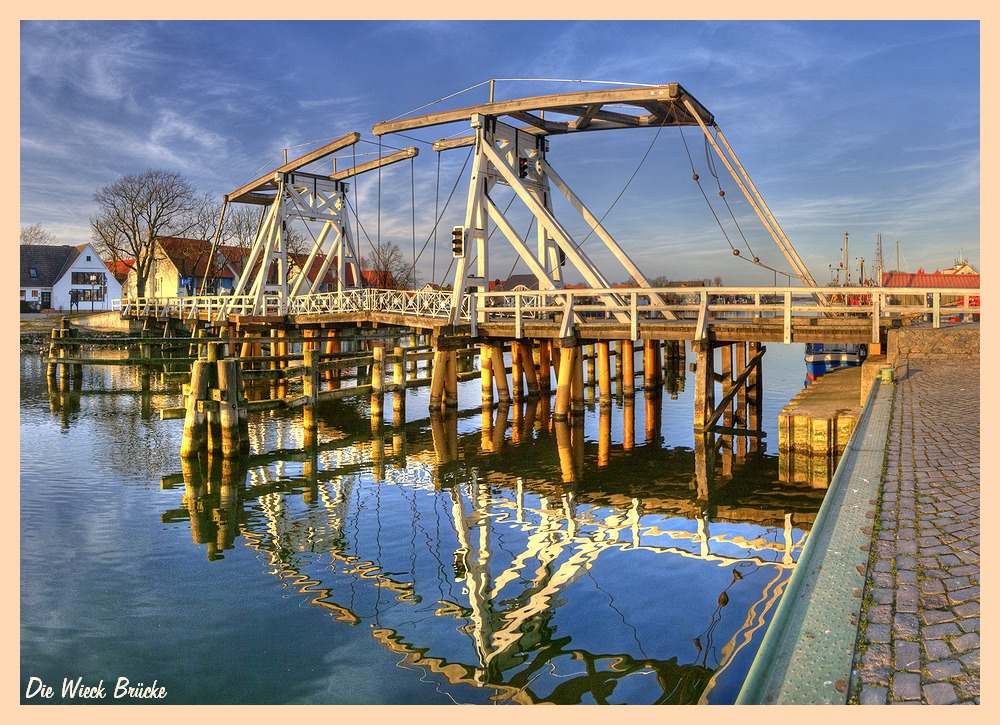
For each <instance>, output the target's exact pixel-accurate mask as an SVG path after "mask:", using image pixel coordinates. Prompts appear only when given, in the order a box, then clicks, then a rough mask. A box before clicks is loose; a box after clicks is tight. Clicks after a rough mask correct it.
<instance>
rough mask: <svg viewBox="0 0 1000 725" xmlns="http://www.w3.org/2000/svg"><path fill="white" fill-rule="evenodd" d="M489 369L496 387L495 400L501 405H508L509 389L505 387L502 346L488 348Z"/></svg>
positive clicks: (505, 378) (505, 370)
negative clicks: (497, 399)
mask: <svg viewBox="0 0 1000 725" xmlns="http://www.w3.org/2000/svg"><path fill="white" fill-rule="evenodd" d="M490 369H491V370H492V371H493V380H494V381H495V382H496V385H497V398H499V400H500V402H501V403H509V402H510V389H509V388H508V387H507V365H506V363H504V361H503V345H491V346H490Z"/></svg>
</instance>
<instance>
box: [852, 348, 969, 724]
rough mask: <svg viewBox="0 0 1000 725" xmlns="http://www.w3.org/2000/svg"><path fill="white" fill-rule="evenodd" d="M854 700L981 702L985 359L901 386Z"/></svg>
mask: <svg viewBox="0 0 1000 725" xmlns="http://www.w3.org/2000/svg"><path fill="white" fill-rule="evenodd" d="M892 416H893V417H892V422H891V424H890V431H889V443H888V454H887V459H886V470H885V474H884V485H883V490H882V500H881V507H880V509H879V513H878V521H877V524H876V526H875V527H874V535H875V538H874V540H873V553H872V560H871V564H870V566H869V571H868V581H867V584H866V587H865V594H864V608H863V611H862V614H861V621H860V635H859V639H858V649H857V654H856V656H855V672H854V673H853V677H852V683H851V691H850V693H849V701H850V702H854V703H859V704H862V705H864V704H900V705H915V704H921V703H922V704H928V705H946V704H979V648H980V644H979V599H980V596H979V586H980V574H979V520H980V518H979V482H980V475H979V450H980V449H979V360H978V358H962V359H961V360H954V359H952V360H931V359H926V360H922V359H914V358H911V359H910V367H909V372H908V375H906V377H904V378H903V379H901V380H899V381H898V382H897V383H896V391H895V400H894V402H893V414H892Z"/></svg>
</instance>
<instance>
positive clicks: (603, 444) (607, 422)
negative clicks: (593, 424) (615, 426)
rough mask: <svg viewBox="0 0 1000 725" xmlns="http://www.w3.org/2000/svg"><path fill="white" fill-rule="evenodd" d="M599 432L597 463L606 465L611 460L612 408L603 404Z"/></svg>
mask: <svg viewBox="0 0 1000 725" xmlns="http://www.w3.org/2000/svg"><path fill="white" fill-rule="evenodd" d="M599 416H600V418H599V420H598V434H597V465H598V466H606V465H608V462H609V461H610V460H611V408H610V407H607V408H605V407H604V406H601V410H600V413H599Z"/></svg>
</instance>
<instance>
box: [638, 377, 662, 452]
mask: <svg viewBox="0 0 1000 725" xmlns="http://www.w3.org/2000/svg"><path fill="white" fill-rule="evenodd" d="M643 397H644V398H645V400H646V443H647V444H649V443H656V442H658V441H659V440H660V433H661V431H662V420H663V394H662V392H661V390H660V388H659V386H654V387H652V388H646V391H645V395H644V396H643Z"/></svg>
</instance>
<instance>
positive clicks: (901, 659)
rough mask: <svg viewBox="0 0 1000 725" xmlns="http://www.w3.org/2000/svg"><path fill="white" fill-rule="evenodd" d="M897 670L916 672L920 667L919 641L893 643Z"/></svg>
mask: <svg viewBox="0 0 1000 725" xmlns="http://www.w3.org/2000/svg"><path fill="white" fill-rule="evenodd" d="M895 650H896V658H895V667H896V669H897V670H902V671H908V672H916V671H918V670H919V669H920V643H919V642H908V641H899V642H896V645H895Z"/></svg>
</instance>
